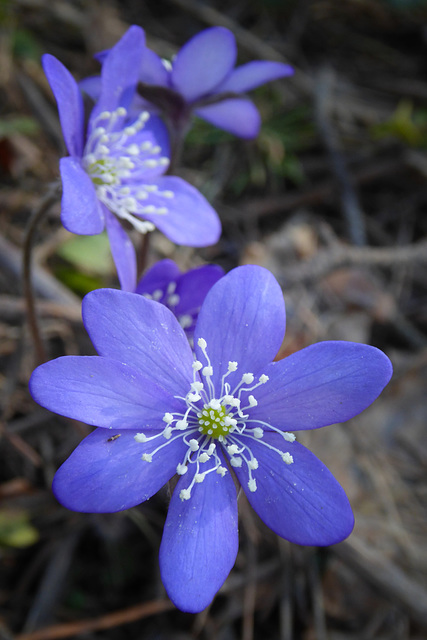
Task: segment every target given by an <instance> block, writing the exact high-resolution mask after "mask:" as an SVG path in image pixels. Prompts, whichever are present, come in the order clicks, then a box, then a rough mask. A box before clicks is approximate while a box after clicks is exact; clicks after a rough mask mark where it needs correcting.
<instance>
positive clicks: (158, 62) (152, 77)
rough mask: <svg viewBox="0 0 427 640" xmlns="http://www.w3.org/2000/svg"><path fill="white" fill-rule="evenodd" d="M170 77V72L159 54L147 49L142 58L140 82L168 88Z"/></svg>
mask: <svg viewBox="0 0 427 640" xmlns="http://www.w3.org/2000/svg"><path fill="white" fill-rule="evenodd" d="M169 76H170V72H169V71H168V70H167V69H166V67H165V65H164V64H163V62H162V59H161V58H160V57H159V56H158V55H157V53H154V51H151V49H148V47H146V48H145V50H144V55H143V58H142V66H141V71H140V75H139V79H140V81H141V82H145V83H146V84H154V85H156V86H160V87H167V86H168V85H169Z"/></svg>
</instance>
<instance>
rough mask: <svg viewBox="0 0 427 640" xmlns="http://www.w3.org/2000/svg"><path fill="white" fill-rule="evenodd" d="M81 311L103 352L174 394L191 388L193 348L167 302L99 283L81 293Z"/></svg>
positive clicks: (96, 344)
mask: <svg viewBox="0 0 427 640" xmlns="http://www.w3.org/2000/svg"><path fill="white" fill-rule="evenodd" d="M82 314H83V323H84V325H85V327H86V330H87V332H88V333H89V335H90V338H91V340H92V342H93V344H94V346H95V349H96V350H97V351H98V353H99V355H101V356H106V357H108V358H112V359H114V360H119V361H120V362H126V363H127V364H129V365H130V366H131V367H133V368H135V369H136V370H137V371H139V372H140V373H141V374H142V375H144V376H145V377H147V378H149V379H151V380H152V381H153V382H154V383H155V384H158V385H159V386H162V387H163V388H165V389H167V390H168V391H169V392H170V394H171V395H180V396H185V395H186V394H187V393H188V391H189V387H190V384H191V382H192V381H193V368H192V362H193V355H192V351H191V349H190V347H189V344H188V340H187V338H186V336H185V333H184V332H183V330H182V329H181V327H180V326H179V324H178V321H177V320H176V318H175V316H174V315H173V313H172V312H171V311H169V309H167V308H166V307H165V306H163V305H162V304H159V303H157V302H153V301H152V300H146V299H145V298H144V297H143V296H140V295H138V294H136V293H128V292H127V291H116V290H114V289H98V290H96V291H92V292H91V293H88V294H87V296H86V297H85V298H84V299H83V303H82ZM164 410H165V411H168V409H167V408H165V409H164Z"/></svg>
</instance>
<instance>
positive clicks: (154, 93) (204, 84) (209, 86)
mask: <svg viewBox="0 0 427 640" xmlns="http://www.w3.org/2000/svg"><path fill="white" fill-rule="evenodd" d="M108 55H109V51H103V52H101V53H100V54H98V55H97V58H98V59H99V60H100V61H101V62H103V61H105V60H106V59H108ZM236 58H237V47H236V40H235V38H234V35H233V33H232V32H231V31H229V29H226V28H224V27H212V28H210V29H205V30H204V31H201V32H200V33H198V34H197V35H196V36H194V37H193V38H191V40H189V41H188V42H187V43H186V44H185V45H184V46H183V47H182V49H181V50H180V51H179V52H178V54H177V55H176V56H175V57H174V59H173V60H172V62H169V61H165V60H162V59H161V58H160V57H159V56H158V55H157V54H156V53H154V51H151V49H148V48H145V50H144V54H143V57H142V63H141V67H140V74H139V80H140V82H141V83H143V86H142V87H140V94H141V95H142V96H143V97H144V98H146V100H148V101H149V102H150V101H151V102H152V104H154V105H156V106H157V107H159V108H160V109H161V110H162V111H164V112H165V113H166V114H167V115H168V116H169V118H170V120H171V122H172V123H173V126H174V127H175V128H177V129H181V128H183V129H184V130H185V129H186V127H187V126H188V122H189V119H190V117H191V115H192V114H195V115H196V116H199V117H200V118H203V119H204V120H206V121H207V122H210V123H211V124H213V125H215V126H216V127H219V128H220V129H225V131H229V132H230V133H232V134H234V135H236V136H239V137H241V138H254V137H255V136H257V135H258V132H259V128H260V125H261V117H260V114H259V112H258V109H257V108H256V107H255V105H254V104H253V102H251V100H249V99H248V98H246V97H244V96H242V95H241V94H244V93H246V92H247V91H250V90H251V89H255V88H256V87H259V86H260V85H262V84H265V83H266V82H270V81H271V80H277V79H278V78H283V77H287V76H291V75H292V74H293V69H292V67H290V66H289V65H287V64H283V63H282V62H271V61H267V60H254V61H252V62H248V63H247V64H244V65H242V66H240V67H237V68H235V63H236ZM144 85H145V86H144ZM82 86H83V87H84V89H85V91H87V92H88V93H89V94H90V95H93V96H96V95H97V94H98V92H99V83H98V80H97V78H95V77H92V78H87V79H86V80H84V81H83V83H82ZM159 89H160V91H159ZM161 89H165V90H166V91H165V92H162V91H161Z"/></svg>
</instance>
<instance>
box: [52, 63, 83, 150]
mask: <svg viewBox="0 0 427 640" xmlns="http://www.w3.org/2000/svg"><path fill="white" fill-rule="evenodd" d="M42 64H43V69H44V72H45V74H46V77H47V79H48V81H49V84H50V87H51V89H52V91H53V95H54V96H55V99H56V102H57V104H58V112H59V120H60V122H61V127H62V133H63V136H64V140H65V144H66V145H67V149H68V153H69V154H70V155H71V156H76V157H79V158H81V156H82V154H83V136H84V109H83V98H82V95H81V93H80V89H79V87H78V84H77V82H76V81H75V80H74V78H73V76H72V75H71V73H70V72H69V71H68V69H66V67H64V65H63V64H62V63H61V62H59V60H57V59H56V58H55V57H54V56H51V55H50V54H49V53H46V54H45V55H44V56H43V57H42Z"/></svg>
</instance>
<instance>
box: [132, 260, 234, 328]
mask: <svg viewBox="0 0 427 640" xmlns="http://www.w3.org/2000/svg"><path fill="white" fill-rule="evenodd" d="M223 275H224V270H223V269H222V268H221V267H220V266H218V265H216V264H208V265H204V266H202V267H196V268H195V269H190V271H187V272H185V273H181V271H180V269H179V267H178V265H177V264H176V263H175V262H174V261H173V260H169V259H166V260H160V261H159V262H156V264H154V265H153V266H152V267H151V268H150V269H148V270H147V271H146V272H145V274H144V275H143V276H142V278H141V279H140V280H139V282H138V284H137V285H136V286H135V288H134V291H135V293H140V294H141V295H143V296H144V297H145V298H148V299H150V300H156V302H160V303H161V304H164V305H166V306H167V307H168V309H170V310H171V311H172V312H173V313H174V315H175V316H176V318H177V320H178V322H179V324H180V325H181V327H182V328H183V329H184V331H185V333H186V335H187V338H189V339H190V340H191V339H192V337H193V333H194V328H195V326H196V320H197V317H198V315H199V311H200V308H201V306H202V303H203V301H204V299H205V298H206V295H207V293H208V291H209V290H210V289H211V288H212V286H213V285H214V284H215V282H217V281H218V280H219V279H220V278H222V277H223Z"/></svg>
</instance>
